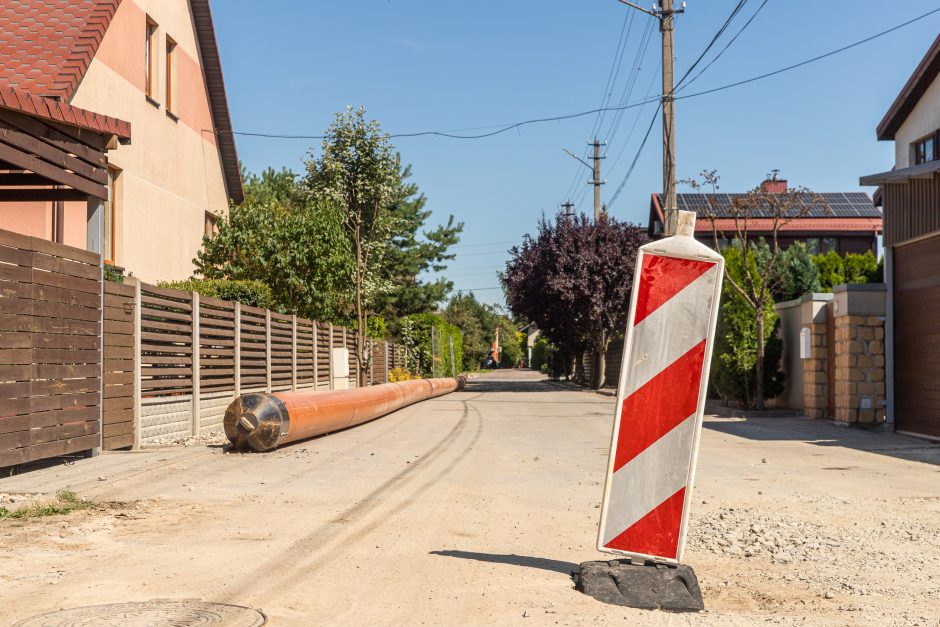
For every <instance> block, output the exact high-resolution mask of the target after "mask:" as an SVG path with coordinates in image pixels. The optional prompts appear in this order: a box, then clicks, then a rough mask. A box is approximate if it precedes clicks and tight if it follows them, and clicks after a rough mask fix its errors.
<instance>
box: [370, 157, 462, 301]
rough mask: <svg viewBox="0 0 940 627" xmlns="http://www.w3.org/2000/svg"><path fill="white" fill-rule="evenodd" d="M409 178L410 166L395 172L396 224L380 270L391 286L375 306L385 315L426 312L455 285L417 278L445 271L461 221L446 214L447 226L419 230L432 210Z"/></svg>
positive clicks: (457, 239) (451, 257)
mask: <svg viewBox="0 0 940 627" xmlns="http://www.w3.org/2000/svg"><path fill="white" fill-rule="evenodd" d="M410 177H411V166H407V167H405V168H402V169H401V171H400V172H399V175H398V181H399V189H398V191H397V192H396V194H395V195H396V196H397V197H398V198H399V199H400V200H399V201H398V204H397V206H396V207H395V213H396V214H397V216H398V225H397V231H396V233H395V234H394V237H393V238H392V246H391V249H390V250H389V254H388V257H387V259H386V264H385V268H384V269H383V275H384V276H385V278H386V279H387V280H388V281H389V282H390V284H391V288H390V289H389V290H388V291H387V292H384V293H382V294H380V295H379V297H378V304H377V307H376V308H377V309H378V311H379V312H381V313H382V314H384V315H385V316H386V317H388V318H400V317H402V316H406V315H408V314H414V313H429V312H431V311H433V310H434V309H435V307H436V306H437V305H438V303H440V302H441V301H443V300H444V298H445V297H446V296H447V293H448V292H450V291H451V290H452V289H453V287H454V286H453V283H452V282H450V281H448V280H447V279H443V278H441V279H437V280H435V281H429V282H428V281H423V280H421V279H418V278H417V277H418V276H419V275H420V274H421V273H422V272H425V271H427V270H434V271H435V272H440V271H441V270H445V269H446V268H447V265H446V264H445V263H444V262H446V261H448V260H450V259H453V258H454V255H453V253H448V252H447V251H448V249H449V248H450V247H451V246H454V245H455V244H457V243H458V242H459V241H460V233H461V232H462V231H463V222H458V223H455V222H454V216H449V217H448V220H447V224H446V225H441V226H438V227H437V228H435V229H434V230H425V231H423V232H421V231H422V229H423V228H424V225H425V223H426V222H427V220H428V218H429V217H430V216H431V212H430V211H429V210H426V209H425V208H424V207H425V204H426V203H427V198H425V196H424V194H421V193H419V192H418V186H417V185H415V184H414V183H411V182H409V181H408V179H409V178H410ZM419 232H421V233H420V234H419Z"/></svg>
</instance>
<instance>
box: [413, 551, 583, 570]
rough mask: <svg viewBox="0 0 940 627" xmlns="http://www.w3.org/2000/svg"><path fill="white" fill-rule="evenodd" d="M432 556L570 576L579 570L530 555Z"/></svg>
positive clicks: (469, 553)
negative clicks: (519, 567)
mask: <svg viewBox="0 0 940 627" xmlns="http://www.w3.org/2000/svg"><path fill="white" fill-rule="evenodd" d="M430 554H431V555H442V556H444V557H457V558H460V559H465V560H475V561H477V562H489V563H491V564H509V565H510V566H524V567H526V568H538V569H540V570H548V571H551V572H555V573H562V574H564V575H570V574H571V573H572V572H575V571H577V570H578V565H577V564H572V563H571V562H563V561H561V560H553V559H548V558H546V557H531V556H529V555H515V554H508V555H506V554H502V553H476V552H474V551H453V550H447V551H431V552H430Z"/></svg>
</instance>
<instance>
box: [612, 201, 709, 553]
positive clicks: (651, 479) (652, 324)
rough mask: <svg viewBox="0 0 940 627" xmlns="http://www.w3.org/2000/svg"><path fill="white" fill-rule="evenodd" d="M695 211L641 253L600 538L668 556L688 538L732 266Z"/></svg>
mask: <svg viewBox="0 0 940 627" xmlns="http://www.w3.org/2000/svg"><path fill="white" fill-rule="evenodd" d="M680 213H681V214H685V213H687V212H680ZM694 216H695V214H691V216H689V215H682V216H681V217H680V228H679V233H680V234H679V235H677V236H675V237H670V238H667V239H664V240H661V241H658V242H653V243H651V244H647V245H645V246H643V247H642V248H640V252H639V256H638V258H637V264H636V268H637V275H636V279H635V281H634V284H633V294H632V297H631V302H630V314H629V317H628V318H627V320H628V323H627V331H626V338H625V341H624V357H623V366H622V368H621V375H620V385H619V389H618V394H617V413H616V418H615V420H614V430H613V436H612V438H611V447H610V461H609V466H608V470H607V482H606V487H605V489H604V504H603V510H602V511H601V524H600V533H599V537H598V543H597V544H598V549H599V550H601V551H605V552H610V553H619V554H625V555H628V556H631V557H636V558H640V559H652V560H656V561H662V562H667V563H678V561H679V560H680V559H681V558H682V549H683V545H684V544H685V527H686V520H687V519H688V510H689V502H690V499H691V495H692V479H693V477H694V474H695V461H696V457H697V455H698V440H699V434H700V432H701V428H702V412H703V409H704V405H705V393H706V387H707V385H708V366H709V362H710V361H711V351H712V344H713V338H714V335H715V322H716V320H717V314H718V301H719V297H720V294H721V279H722V271H723V268H724V259H723V257H722V256H721V255H720V254H719V253H717V252H715V251H713V250H711V249H710V248H708V247H707V246H704V245H703V244H700V243H698V242H696V241H695V240H694V239H693V238H692V237H691V233H692V232H693V231H692V228H690V227H689V222H691V223H692V225H693V228H694Z"/></svg>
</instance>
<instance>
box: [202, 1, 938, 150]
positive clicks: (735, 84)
mask: <svg viewBox="0 0 940 627" xmlns="http://www.w3.org/2000/svg"><path fill="white" fill-rule="evenodd" d="M938 12H940V7H938V8H936V9H932V10H930V11H928V12H926V13H924V14H922V15H918V16H917V17H914V18H912V19H910V20H907V21H906V22H902V23H901V24H898V25H896V26H893V27H891V28H889V29H887V30H883V31H881V32H879V33H875V34H874V35H870V36H869V37H865V38H864V39H860V40H858V41H856V42H853V43H851V44H848V45H846V46H842V47H841V48H837V49H835V50H831V51H829V52H826V53H824V54H821V55H818V56H815V57H812V58H810V59H806V60H805V61H800V62H799V63H794V64H793V65H788V66H786V67H782V68H779V69H777V70H774V71H772V72H767V73H765V74H759V75H757V76H752V77H750V78H746V79H743V80H740V81H735V82H733V83H728V84H726V85H721V86H719V87H713V88H711V89H706V90H703V91H698V92H694V93H691V94H685V95H681V96H676V97H675V99H676V100H681V99H686V98H696V97H698V96H705V95H708V94H713V93H715V92H719V91H723V90H726V89H731V88H733V87H739V86H741V85H747V84H749V83H753V82H756V81H759V80H763V79H765V78H770V77H771V76H776V75H778V74H782V73H784V72H788V71H790V70H795V69H797V68H800V67H803V66H804V65H809V64H810V63H815V62H816V61H821V60H822V59H826V58H828V57H831V56H834V55H836V54H839V53H840V52H845V51H846V50H850V49H852V48H856V47H858V46H861V45H862V44H866V43H868V42H870V41H873V40H875V39H878V38H880V37H883V36H885V35H888V34H890V33H893V32H894V31H896V30H900V29H901V28H904V27H906V26H910V25H911V24H914V23H915V22H919V21H921V20H923V19H926V18H928V17H930V16H931V15H934V14H935V13H938ZM661 98H662V96H657V97H656V98H652V99H647V100H642V101H638V102H632V103H628V104H625V105H618V106H614V107H610V106H608V107H598V108H596V109H590V110H587V111H580V112H578V113H568V114H564V115H555V116H548V117H542V118H532V119H529V120H523V121H521V122H514V123H512V124H508V125H505V126H501V127H499V128H496V130H494V131H492V132H489V133H479V134H475V135H457V134H455V133H450V132H447V131H418V132H413V133H391V134H389V135H388V137H389V138H398V137H406V138H407V137H428V136H435V137H446V138H449V139H485V138H487V137H493V136H495V135H501V134H503V133H506V132H509V131H512V130H515V129H517V128H522V127H524V126H529V125H532V124H543V123H546V122H564V121H566V120H572V119H576V118H581V117H585V116H589V115H595V114H597V113H599V112H601V111H623V110H627V109H635V108H636V107H640V106H643V105H644V104H650V103H651V102H657V101H659V100H661ZM478 128H492V127H478ZM215 133H216V134H218V135H224V134H231V135H239V136H243V137H263V138H267V139H326V137H325V136H324V135H289V134H278V133H256V132H247V131H215Z"/></svg>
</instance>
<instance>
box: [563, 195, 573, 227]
mask: <svg viewBox="0 0 940 627" xmlns="http://www.w3.org/2000/svg"><path fill="white" fill-rule="evenodd" d="M561 208H562V209H564V210H565V219H567V220H568V222H571V210H572V209H573V208H574V203H573V202H571V201H570V200H569V201H567V202H563V203H561Z"/></svg>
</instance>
